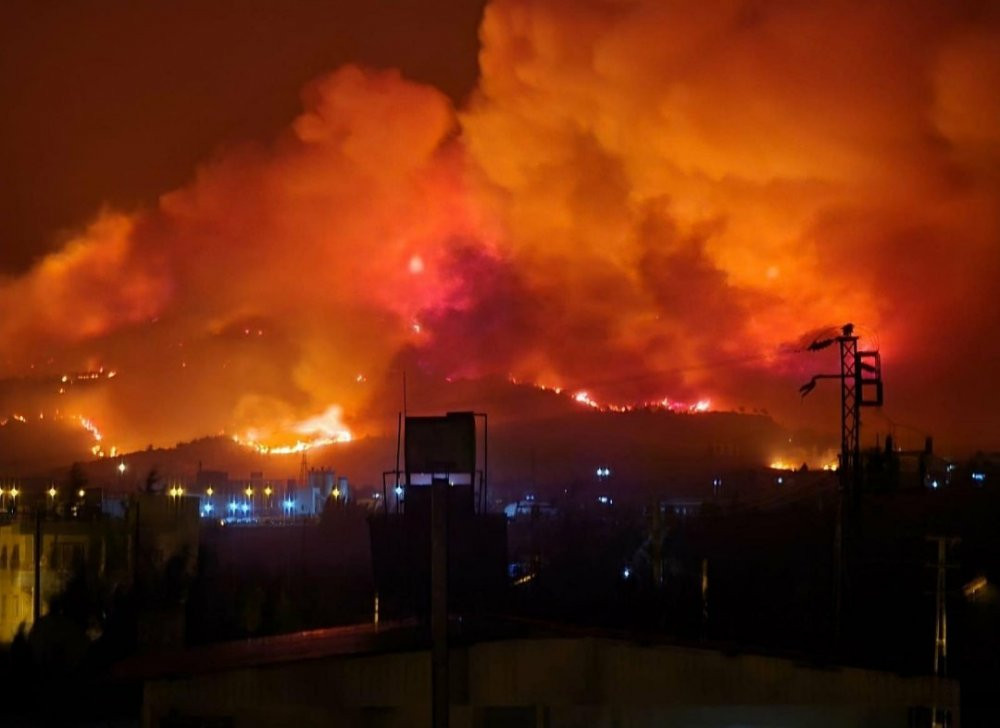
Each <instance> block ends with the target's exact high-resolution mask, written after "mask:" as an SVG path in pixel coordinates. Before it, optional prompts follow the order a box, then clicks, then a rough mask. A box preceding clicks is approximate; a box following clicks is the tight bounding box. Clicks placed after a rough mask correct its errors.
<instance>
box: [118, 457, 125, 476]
mask: <svg viewBox="0 0 1000 728" xmlns="http://www.w3.org/2000/svg"><path fill="white" fill-rule="evenodd" d="M125 470H126V467H125V461H124V460H123V461H122V462H120V463H118V475H125Z"/></svg>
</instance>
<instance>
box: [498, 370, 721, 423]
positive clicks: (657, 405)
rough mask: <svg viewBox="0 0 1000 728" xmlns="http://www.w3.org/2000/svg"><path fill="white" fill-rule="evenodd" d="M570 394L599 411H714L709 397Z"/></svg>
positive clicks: (539, 386)
mask: <svg viewBox="0 0 1000 728" xmlns="http://www.w3.org/2000/svg"><path fill="white" fill-rule="evenodd" d="M508 381H509V382H510V383H511V384H518V385H527V386H529V387H534V388H535V389H540V390H541V391H543V392H553V393H555V394H563V388H562V387H558V386H550V385H548V384H538V383H534V382H526V381H523V380H519V379H517V378H516V377H513V376H509V377H508ZM568 396H570V397H571V398H572V399H573V401H574V402H577V403H579V404H582V405H585V406H587V407H590V408H591V409H596V410H597V411H599V412H635V411H637V410H665V411H667V412H673V413H675V414H700V413H702V412H711V411H712V400H710V399H708V398H704V399H698V400H695V401H693V402H683V401H681V400H677V399H671V398H670V397H662V398H660V399H648V400H642V401H638V402H627V403H624V404H622V403H616V402H599V401H598V400H596V399H594V397H593V396H592V395H591V394H590V392H589V391H587V390H585V389H581V390H579V391H577V392H575V393H574V394H572V395H568Z"/></svg>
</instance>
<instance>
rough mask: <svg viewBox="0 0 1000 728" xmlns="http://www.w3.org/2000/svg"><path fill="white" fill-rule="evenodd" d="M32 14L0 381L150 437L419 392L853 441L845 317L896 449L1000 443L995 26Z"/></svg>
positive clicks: (838, 17)
mask: <svg viewBox="0 0 1000 728" xmlns="http://www.w3.org/2000/svg"><path fill="white" fill-rule="evenodd" d="M34 5H35V4H25V5H24V6H23V7H22V6H20V5H15V6H14V7H15V10H14V11H13V16H14V17H15V19H16V20H17V21H18V22H17V23H15V24H14V25H15V26H16V27H17V30H16V32H12V31H11V30H10V29H9V28H10V26H9V25H8V26H7V28H8V29H7V30H5V31H3V32H4V33H6V34H8V35H10V36H11V38H14V37H15V36H16V39H17V42H16V43H14V42H11V43H9V44H8V43H7V42H4V43H3V47H4V48H5V50H4V56H3V59H2V73H0V84H2V85H0V90H3V91H11V94H10V96H11V97H12V98H14V99H15V100H17V101H19V103H18V104H17V109H16V111H15V112H14V113H13V114H11V117H10V118H8V119H5V120H4V121H3V122H2V124H3V126H2V127H0V133H2V142H0V143H2V147H0V153H2V157H0V158H2V159H5V160H8V163H6V164H4V170H3V174H4V177H5V178H6V179H7V180H8V184H7V185H5V187H8V188H10V189H11V190H12V192H11V195H10V196H8V198H7V200H6V201H5V202H4V203H3V205H2V206H0V223H2V225H0V241H2V243H0V251H2V252H0V270H4V271H6V273H5V274H4V277H3V278H0V378H5V379H7V380H12V379H16V378H19V377H29V378H31V381H38V380H44V379H45V378H46V377H52V378H58V376H59V375H60V374H62V373H64V372H66V371H79V370H82V369H88V368H96V367H99V366H105V367H109V368H112V367H113V368H114V369H115V370H116V371H118V372H119V376H117V377H115V379H114V380H113V382H106V383H105V384H104V385H102V386H101V387H94V388H91V389H88V390H86V391H83V390H80V391H79V392H76V391H74V392H69V393H67V394H64V395H59V396H60V397H63V398H64V399H63V400H58V397H57V398H56V399H55V400H53V401H52V402H49V401H46V403H45V405H44V406H47V407H56V406H62V407H63V408H64V409H67V410H68V409H74V410H80V411H81V413H82V414H86V415H87V416H88V417H91V418H93V419H95V421H98V422H100V424H101V427H102V429H103V430H105V431H116V432H118V433H128V434H123V435H120V436H119V438H118V439H119V440H121V441H123V442H124V443H127V444H131V445H132V446H135V445H136V444H139V445H141V444H144V443H145V442H148V441H152V442H157V443H168V444H169V443H171V442H173V441H176V440H178V439H187V438H190V437H194V436H197V435H201V434H209V433H215V432H218V431H220V430H225V431H227V432H244V431H249V430H253V431H255V432H256V433H257V434H258V435H260V436H261V437H264V438H267V437H268V436H273V435H275V434H276V433H279V432H287V431H293V430H294V428H295V427H296V423H301V422H302V421H304V420H310V418H317V417H319V416H321V415H323V414H324V413H326V414H327V415H328V416H330V417H333V418H334V419H336V417H339V416H342V417H343V419H344V421H345V422H346V423H347V424H348V425H350V426H351V428H352V429H353V430H355V431H356V432H365V431H369V430H371V429H372V428H375V427H388V426H389V425H387V424H386V423H384V422H381V420H380V418H381V417H383V416H384V414H385V413H386V412H388V411H391V410H393V408H394V407H395V404H393V405H392V406H391V407H387V406H385V405H384V400H383V395H384V393H385V391H386V388H387V387H388V388H393V387H395V386H396V380H397V378H398V375H399V373H400V372H401V371H402V369H404V368H408V369H411V370H419V371H420V372H421V373H422V374H423V375H426V376H427V377H428V378H429V380H433V379H434V378H437V379H438V380H439V381H441V382H442V385H441V386H442V387H445V386H446V384H444V380H445V378H452V379H458V378H481V377H490V378H491V379H490V381H492V382H496V381H503V380H506V379H508V378H514V379H517V380H518V381H528V382H534V383H539V384H545V385H547V386H560V387H566V388H568V389H570V390H571V391H576V390H581V389H585V390H586V391H587V392H589V393H590V394H591V395H592V396H594V397H595V398H597V399H598V400H599V401H615V402H631V401H636V400H644V399H651V398H657V399H658V398H661V397H666V396H669V397H671V398H677V399H681V400H684V401H696V400H698V399H701V398H706V397H707V398H711V399H712V401H713V402H714V403H716V404H717V406H720V407H723V408H734V409H735V408H738V407H745V408H747V409H757V408H760V409H767V410H768V411H770V412H771V413H772V414H774V415H775V416H776V417H777V418H778V419H779V421H782V422H784V423H786V424H788V425H791V426H795V425H799V424H803V423H813V424H815V423H820V422H822V423H824V424H826V425H829V424H830V419H831V417H832V416H834V410H833V409H831V408H830V407H829V406H828V405H829V404H830V403H832V397H833V392H832V391H828V392H825V393H824V392H820V393H818V394H817V399H816V400H815V402H810V400H806V403H805V404H802V403H800V402H799V400H798V394H797V388H798V385H799V384H801V383H802V382H803V381H805V380H806V379H808V376H809V375H810V374H811V373H813V372H815V371H821V370H826V371H829V370H831V369H833V368H835V361H834V360H833V358H831V357H828V356H817V355H814V356H812V357H809V356H806V355H803V354H795V353H792V349H794V348H795V347H794V346H793V344H794V343H796V342H800V341H801V340H802V337H803V336H804V335H806V334H807V333H808V332H811V331H815V330H816V329H817V328H819V327H823V326H830V325H835V324H841V323H843V322H845V321H854V322H855V323H857V324H858V325H859V330H860V331H861V333H862V335H863V343H865V344H866V345H880V346H881V349H882V352H883V358H884V363H885V375H886V387H887V389H886V392H887V405H886V408H885V413H886V415H887V416H888V417H889V418H891V419H892V420H893V421H896V422H897V423H899V424H898V427H899V428H901V431H900V432H899V433H898V434H899V435H901V436H912V437H919V436H921V435H922V434H924V433H933V434H935V435H936V436H937V437H938V438H939V441H942V442H945V443H949V444H950V445H951V446H953V447H957V448H962V449H971V448H977V447H984V448H994V449H995V448H996V446H997V443H998V442H1000V417H998V416H997V414H996V413H997V408H998V406H1000V388H998V386H997V384H996V383H995V382H994V380H993V375H994V370H995V369H996V365H997V364H998V363H1000V343H998V340H997V338H996V337H995V335H994V332H995V331H996V330H997V328H998V325H1000V305H998V303H997V298H996V292H995V289H994V282H995V281H997V280H998V278H1000V276H998V273H1000V94H997V92H996V89H997V88H1000V12H998V11H997V10H996V9H994V7H993V6H992V4H990V3H986V2H983V3H963V4H961V6H958V5H957V4H944V3H938V2H915V3H906V4H904V3H860V2H813V1H806V0H798V1H789V2H768V3H757V2H746V1H742V2H735V1H733V2H719V3H698V2H662V1H660V0H648V1H645V2H643V1H640V0H618V1H615V2H608V1H600V2H598V1H596V0H594V1H592V2H587V1H583V0H576V1H574V2H569V1H568V0H567V1H557V0H533V1H518V0H494V1H493V2H490V3H488V4H487V5H486V7H485V9H484V10H483V11H482V12H480V8H476V7H472V6H471V5H470V4H468V3H443V2H440V3H433V4H429V5H428V4H425V3H416V2H412V3H388V2H381V3H379V2H376V3H372V4H370V6H369V8H368V9H367V10H361V9H359V8H355V7H353V6H349V5H347V4H344V5H343V6H342V7H338V6H336V5H328V6H325V9H324V10H319V9H317V6H316V4H312V3H302V4H300V5H295V4H288V9H287V10H284V9H283V10H282V12H281V13H278V12H276V11H271V10H268V9H267V7H266V6H267V4H266V3H252V4H248V5H247V6H245V7H244V6H243V5H242V4H241V5H240V6H239V11H238V12H237V10H236V9H235V7H234V8H228V9H227V8H225V7H223V5H224V4H222V3H217V4H215V7H207V4H205V3H180V4H173V3H171V4H170V5H169V8H170V10H169V12H168V9H167V4H150V5H149V6H148V7H146V6H145V5H144V6H143V9H136V8H133V7H132V4H126V3H118V4H114V3H112V4H110V5H109V6H108V12H107V13H106V14H105V15H102V16H100V17H98V16H96V15H91V14H88V13H87V12H86V11H85V9H84V8H83V6H82V4H81V5H80V7H78V8H76V9H75V10H74V9H72V8H70V7H69V6H66V7H62V8H48V9H44V10H43V9H37V8H34ZM284 6H285V4H282V7H283V8H284ZM459 8H461V10H459ZM470 8H471V10H470ZM477 22H478V23H479V26H478V27H479V30H478V45H477V42H476V40H477V38H476V36H475V32H476V30H475V29H476V25H477ZM0 40H3V41H7V40H10V38H3V39H0ZM477 50H478V76H477V72H476V55H475V54H476V52H477ZM296 90H298V91H299V92H300V96H299V98H300V102H299V106H298V108H297V109H296V108H295V107H294V105H293V99H294V94H295V93H296ZM5 97H6V96H5ZM53 381H56V379H53ZM5 391H6V392H7V393H6V394H5V395H4V396H5V397H7V399H9V400H10V402H9V403H8V404H6V405H5V404H4V403H3V402H0V405H3V406H0V409H10V408H12V407H15V406H18V402H17V400H18V397H22V398H23V397H25V396H27V395H23V393H21V390H19V388H18V387H16V386H8V387H7V388H6V390H5ZM33 391H34V390H33ZM392 391H395V390H394V389H392ZM35 396H36V395H34V394H33V395H32V397H35ZM68 398H71V399H68ZM60 402H62V404H60ZM31 404H32V405H33V406H35V405H37V406H42V405H41V404H38V403H36V402H35V401H32V403H31ZM469 407H470V408H471V407H477V404H476V403H474V402H470V403H469ZM331 408H340V409H331ZM870 421H871V422H872V425H873V427H878V428H881V429H882V431H888V429H889V424H888V422H887V420H886V419H885V417H883V416H881V415H879V416H873V419H872V420H870ZM373 422H380V424H379V425H375V424H373ZM327 424H328V423H327ZM324 426H326V425H324Z"/></svg>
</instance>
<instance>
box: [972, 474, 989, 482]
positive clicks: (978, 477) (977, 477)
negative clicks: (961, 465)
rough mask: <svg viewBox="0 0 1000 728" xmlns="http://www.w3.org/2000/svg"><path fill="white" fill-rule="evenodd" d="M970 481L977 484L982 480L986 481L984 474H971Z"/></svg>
mask: <svg viewBox="0 0 1000 728" xmlns="http://www.w3.org/2000/svg"><path fill="white" fill-rule="evenodd" d="M972 479H973V480H975V481H977V482H979V483H982V482H983V481H984V480H986V473H973V474H972Z"/></svg>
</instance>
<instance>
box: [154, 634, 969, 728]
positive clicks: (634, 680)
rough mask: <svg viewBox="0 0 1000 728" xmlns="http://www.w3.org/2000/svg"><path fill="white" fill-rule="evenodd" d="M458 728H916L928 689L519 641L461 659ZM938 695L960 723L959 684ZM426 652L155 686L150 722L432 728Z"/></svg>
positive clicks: (858, 673) (465, 652) (735, 662)
mask: <svg viewBox="0 0 1000 728" xmlns="http://www.w3.org/2000/svg"><path fill="white" fill-rule="evenodd" d="M451 678H452V679H451V694H452V698H451V701H452V709H451V725H452V726H455V728H522V727H523V728H528V727H529V726H530V728H542V727H544V728H571V727H576V726H580V727H581V728H582V727H583V726H598V727H600V726H607V727H608V728H612V727H614V728H640V727H642V728H645V727H646V726H649V727H652V726H662V725H684V726H697V727H698V728H716V727H718V728H722V727H724V726H727V727H728V726H733V725H752V726H754V727H755V728H770V727H772V726H773V727H775V728H777V727H778V726H816V727H817V728H839V727H841V726H845V727H846V726H871V727H872V728H876V727H878V728H892V727H893V726H898V727H899V728H907V726H908V714H909V709H910V708H911V707H915V706H929V705H930V704H931V701H932V699H933V697H934V692H933V682H932V680H931V679H930V678H902V677H899V676H897V675H892V674H888V673H880V672H874V671H867V670H858V669H850V668H840V669H830V670H820V669H815V668H812V667H807V666H802V665H798V664H796V663H794V662H792V661H789V660H782V659H775V658H767V657H757V656H746V655H744V656H725V655H723V654H720V653H717V652H710V651H705V650H694V649H684V648H676V647H642V646H638V645H635V644H631V643H627V642H620V641H614V640H599V639H589V638H588V639H546V640H511V641H505V642H493V643H483V644H478V645H474V646H472V647H469V648H462V649H456V650H453V652H452V664H451ZM939 694H940V696H941V700H942V704H943V705H947V706H950V708H951V710H952V713H953V716H955V719H954V720H953V723H952V725H953V726H957V725H958V721H957V714H958V698H959V695H958V685H957V683H954V682H951V681H944V682H943V684H942V685H941V687H940V690H939ZM429 695H430V657H429V654H428V653H426V652H407V653H392V654H383V655H371V656H361V657H330V658H323V659H317V660H313V661H309V662H291V663H286V664H282V665H272V666H269V667H258V668H250V669H240V670H228V671H221V672H216V673H206V674H202V675H197V676H193V677H188V678H183V679H172V680H170V679H160V680H155V681H150V682H148V683H147V684H146V688H145V697H144V705H143V725H144V726H147V727H148V728H160V727H161V726H162V727H167V726H170V725H171V724H172V721H175V724H177V725H181V724H183V725H191V724H193V723H184V722H183V720H186V719H191V718H202V719H223V722H221V723H214V725H231V726H233V728H265V727H271V726H275V727H277V726H291V725H294V726H298V727H301V728H310V727H312V726H317V727H318V726H330V725H337V726H359V727H360V726H366V727H369V726H370V727H376V726H377V727H379V728H389V727H393V728H395V727H396V726H398V727H400V728H403V727H404V726H406V727H409V726H414V727H418V726H427V725H429V723H430V705H429V702H428V701H429Z"/></svg>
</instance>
